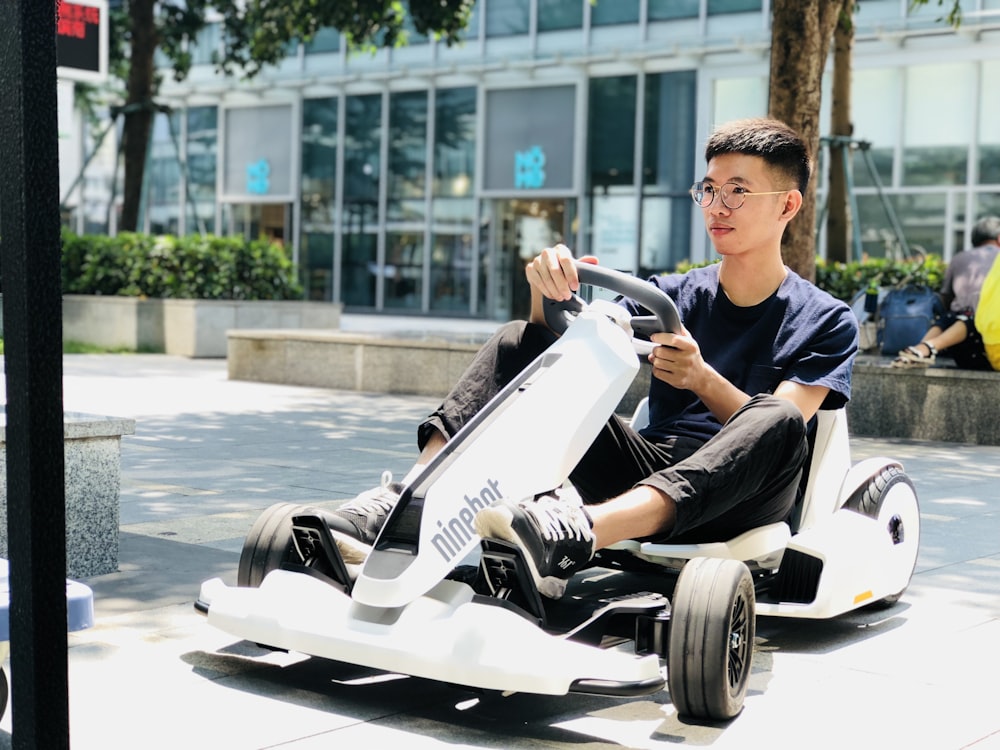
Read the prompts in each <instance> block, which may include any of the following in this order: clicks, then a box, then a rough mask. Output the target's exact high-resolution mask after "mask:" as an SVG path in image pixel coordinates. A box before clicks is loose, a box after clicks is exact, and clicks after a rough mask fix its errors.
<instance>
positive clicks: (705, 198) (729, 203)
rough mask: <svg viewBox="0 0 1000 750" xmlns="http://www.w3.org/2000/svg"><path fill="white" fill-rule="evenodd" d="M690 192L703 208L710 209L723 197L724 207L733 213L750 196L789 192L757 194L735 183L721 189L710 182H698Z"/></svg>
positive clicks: (779, 191) (777, 192) (779, 192)
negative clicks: (719, 197) (718, 197)
mask: <svg viewBox="0 0 1000 750" xmlns="http://www.w3.org/2000/svg"><path fill="white" fill-rule="evenodd" d="M688 192H689V193H691V199H692V200H693V201H694V202H695V203H697V204H698V205H699V206H701V207H702V208H708V207H709V206H711V205H712V204H713V203H715V198H716V196H722V205H723V206H725V207H726V208H728V209H730V210H731V211H735V210H736V209H737V208H739V207H740V206H742V205H743V201H745V200H746V199H747V196H748V195H781V193H787V192H789V191H788V190H771V191H769V192H766V193H755V192H751V191H749V190H747V189H746V188H745V187H743V186H742V185H737V184H736V183H735V182H727V183H726V184H725V185H721V186H720V187H716V186H715V185H712V184H711V183H708V182H696V183H695V184H694V185H692V186H691V189H690V190H689V191H688Z"/></svg>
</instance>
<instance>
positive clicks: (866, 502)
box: [844, 466, 920, 607]
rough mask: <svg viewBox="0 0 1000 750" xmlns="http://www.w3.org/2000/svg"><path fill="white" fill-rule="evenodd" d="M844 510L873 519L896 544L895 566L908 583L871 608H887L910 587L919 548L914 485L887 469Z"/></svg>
mask: <svg viewBox="0 0 1000 750" xmlns="http://www.w3.org/2000/svg"><path fill="white" fill-rule="evenodd" d="M844 507H845V508H848V509H850V510H853V511H856V512H858V513H861V514H862V515H865V516H868V517H869V518H874V519H875V520H876V521H878V524H879V526H880V527H882V528H884V529H885V532H886V533H887V534H888V535H889V538H890V539H891V540H892V544H893V559H894V563H893V567H894V568H895V567H897V566H898V570H899V571H900V573H901V574H902V575H905V576H906V584H905V585H904V586H903V588H901V589H900V590H899V591H897V592H896V593H895V594H891V595H889V596H886V597H884V598H882V599H879V600H878V601H877V602H874V603H873V604H872V605H869V606H876V607H879V606H881V607H888V606H890V605H893V604H895V603H896V602H898V601H899V599H900V597H902V596H903V592H905V591H906V589H907V587H908V586H909V585H910V579H911V578H912V577H913V570H914V569H915V568H916V566H917V552H918V551H919V548H920V506H919V504H918V503H917V493H916V490H915V489H914V487H913V482H912V481H910V478H909V477H908V476H907V475H906V474H904V473H903V471H902V470H901V469H900V468H899V467H898V466H886V467H885V468H883V469H882V470H881V471H880V472H879V473H878V475H877V476H874V477H872V478H871V479H869V480H868V484H867V485H865V486H864V487H862V488H859V489H858V490H857V491H856V492H855V493H854V494H853V495H851V497H849V498H848V499H847V502H845V503H844Z"/></svg>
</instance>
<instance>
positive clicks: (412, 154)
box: [386, 91, 427, 221]
mask: <svg viewBox="0 0 1000 750" xmlns="http://www.w3.org/2000/svg"><path fill="white" fill-rule="evenodd" d="M426 171H427V93H426V92H424V91H416V92H406V93H399V94H392V96H391V97H390V99H389V176H388V179H389V184H388V189H389V202H388V207H387V209H388V214H387V216H386V219H387V221H423V220H424V218H425V216H424V213H425V212H424V196H425V194H426Z"/></svg>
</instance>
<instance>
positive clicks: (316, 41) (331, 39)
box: [305, 27, 340, 55]
mask: <svg viewBox="0 0 1000 750" xmlns="http://www.w3.org/2000/svg"><path fill="white" fill-rule="evenodd" d="M339 49H340V32H339V31H337V29H331V28H330V27H326V28H322V29H319V30H318V31H317V32H316V33H315V34H314V35H313V38H312V39H310V40H309V41H308V42H306V44H305V52H306V54H307V55H319V54H322V53H324V52H337V51H338V50H339Z"/></svg>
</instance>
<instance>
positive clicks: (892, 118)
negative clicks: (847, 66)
mask: <svg viewBox="0 0 1000 750" xmlns="http://www.w3.org/2000/svg"><path fill="white" fill-rule="evenodd" d="M901 86H902V84H901V82H900V72H899V70H898V69H896V68H877V69H874V70H856V71H855V72H854V78H853V85H852V87H851V114H852V116H853V118H854V133H855V138H856V139H857V140H859V141H866V142H868V143H869V144H871V145H870V147H869V148H868V152H869V155H870V156H871V160H872V163H873V164H874V165H875V168H876V174H877V175H878V179H879V182H881V183H882V185H884V186H889V185H892V166H893V154H894V153H895V148H896V143H897V142H898V140H899V120H900V96H899V91H900V87H901ZM853 169H854V184H855V185H856V186H857V187H873V186H874V185H875V181H874V180H873V179H872V176H871V173H870V171H869V167H868V164H867V163H866V160H865V155H864V153H863V152H862V151H860V150H855V151H854V167H853Z"/></svg>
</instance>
